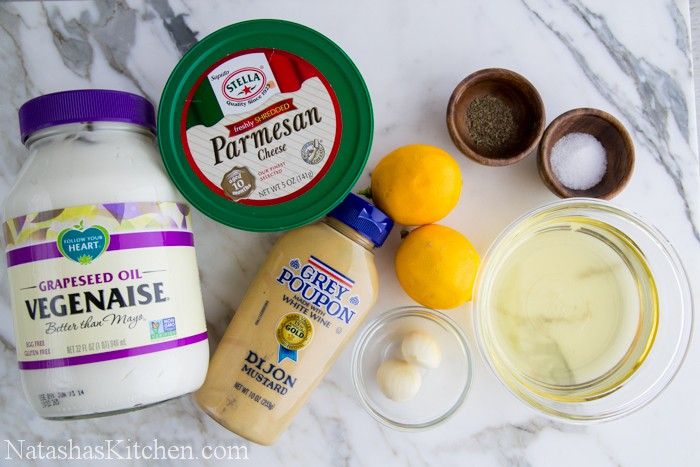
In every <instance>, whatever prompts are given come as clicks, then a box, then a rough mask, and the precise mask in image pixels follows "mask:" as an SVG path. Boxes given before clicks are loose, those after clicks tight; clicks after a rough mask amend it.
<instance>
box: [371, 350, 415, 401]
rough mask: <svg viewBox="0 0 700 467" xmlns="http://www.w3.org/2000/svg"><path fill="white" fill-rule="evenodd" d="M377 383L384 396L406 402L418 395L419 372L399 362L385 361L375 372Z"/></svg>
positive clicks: (411, 365) (413, 367)
mask: <svg viewBox="0 0 700 467" xmlns="http://www.w3.org/2000/svg"><path fill="white" fill-rule="evenodd" d="M377 382H378V383H379V389H381V390H382V392H383V393H384V395H385V396H386V397H388V398H389V399H391V400H394V401H398V402H400V401H406V400H408V399H411V398H412V397H413V396H415V395H416V394H417V393H418V390H419V389H420V385H421V376H420V370H419V369H418V368H417V367H416V366H415V365H413V364H411V363H408V362H404V361H401V360H386V361H384V362H383V363H382V364H381V365H380V366H379V369H378V370H377Z"/></svg>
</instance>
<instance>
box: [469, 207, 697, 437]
mask: <svg viewBox="0 0 700 467" xmlns="http://www.w3.org/2000/svg"><path fill="white" fill-rule="evenodd" d="M576 208H581V209H588V210H597V211H602V212H605V213H607V214H612V215H615V216H619V217H620V218H623V219H624V220H626V221H629V222H632V223H633V224H634V225H636V226H637V227H639V228H640V229H641V230H642V231H644V232H645V233H646V234H648V235H649V236H650V237H651V239H652V240H654V242H655V243H656V245H657V246H658V247H659V249H660V251H662V252H663V253H664V256H665V258H666V260H667V261H668V262H669V264H670V265H671V267H672V268H673V270H674V272H675V273H676V275H677V277H678V279H679V282H680V283H679V286H680V287H681V288H683V289H684V291H685V292H687V294H686V300H682V301H683V302H684V304H686V305H687V307H686V309H684V310H683V313H684V314H685V316H684V318H686V320H685V321H684V322H685V323H687V324H686V327H685V328H684V329H683V331H684V332H682V334H681V338H683V337H684V336H685V341H684V342H679V343H678V345H677V352H676V353H675V354H674V355H673V359H672V360H673V361H672V363H670V364H669V366H667V367H666V370H665V372H664V373H662V374H661V375H660V376H659V377H658V378H657V379H656V380H655V382H654V384H653V385H652V386H651V387H649V388H648V389H647V391H646V393H645V394H644V397H641V398H640V397H638V398H637V399H640V400H635V401H634V403H626V404H624V405H623V406H622V407H621V408H620V410H617V411H615V412H611V413H605V414H600V415H597V416H596V415H587V416H579V415H574V414H568V413H566V412H563V411H561V410H557V409H551V408H550V407H547V406H544V405H543V404H541V403H538V402H537V401H536V400H534V397H533V399H532V400H530V399H528V398H527V397H525V396H523V395H521V394H520V393H518V392H517V391H516V390H515V389H514V388H513V387H511V386H510V385H509V384H508V383H507V382H506V381H505V380H504V379H503V378H502V377H501V375H500V374H499V373H498V371H497V370H496V368H495V366H494V365H493V363H492V360H491V358H490V357H489V355H488V351H487V349H486V344H485V342H484V336H483V333H482V326H481V322H480V320H479V315H480V314H481V313H480V309H479V308H480V303H481V302H483V299H481V298H480V296H481V294H482V293H484V292H483V290H482V287H481V286H482V284H483V282H484V280H485V279H484V274H485V271H486V270H487V266H488V265H489V261H490V260H492V258H493V257H494V256H495V253H496V252H497V251H498V250H499V247H501V246H502V243H503V241H504V240H505V239H506V238H507V237H508V236H509V235H510V234H511V233H512V232H513V230H514V229H515V228H517V227H519V226H520V225H521V224H522V223H524V222H526V221H527V220H528V219H531V218H535V217H536V216H539V215H543V214H545V213H553V212H556V211H557V210H564V209H576ZM693 315H694V304H693V291H692V287H691V286H690V281H689V278H688V274H687V272H686V270H685V267H684V266H683V262H682V261H681V260H680V257H679V255H678V253H677V251H676V249H675V248H674V247H673V245H672V244H671V242H669V241H668V239H667V238H666V236H664V235H663V234H662V233H661V232H660V231H659V230H658V229H657V228H656V227H654V226H652V225H651V224H650V223H648V222H646V221H645V220H643V219H642V218H640V217H639V216H638V215H636V214H634V213H631V212H628V211H626V210H624V209H622V208H619V207H617V206H615V205H613V204H612V203H610V202H607V201H603V200H600V199H596V198H568V199H564V200H558V201H554V202H551V203H547V204H544V205H542V206H540V207H537V208H535V209H532V210H531V211H528V212H526V213H525V214H523V215H521V216H520V217H518V218H517V219H515V220H514V221H512V222H511V223H510V224H509V225H508V226H507V227H506V228H504V229H503V231H502V232H501V233H500V234H499V235H498V236H497V237H496V238H495V239H494V240H493V242H492V243H491V245H490V247H489V248H488V250H487V252H486V254H485V255H484V256H483V261H482V263H481V266H480V268H479V272H478V273H477V278H476V281H475V293H474V301H473V306H472V322H473V326H474V335H475V336H476V341H477V347H478V348H479V354H480V355H481V358H482V360H483V361H484V362H485V363H486V366H488V368H489V369H490V371H491V373H492V374H493V375H495V376H496V378H497V379H498V381H499V382H500V383H501V384H502V385H503V386H504V387H505V388H506V389H507V390H508V391H509V392H510V393H511V394H513V395H514V396H515V397H516V398H518V399H519V400H521V401H522V402H524V403H525V404H526V405H527V406H528V407H530V408H532V409H534V410H537V411H538V413H541V414H544V415H546V416H549V417H552V418H554V419H557V420H560V421H565V422H569V423H573V424H588V423H596V422H603V421H611V420H615V419H618V418H621V417H623V416H626V415H629V414H631V413H633V412H635V411H637V410H639V409H641V408H642V407H645V406H646V405H648V404H649V403H650V402H652V401H653V400H654V399H656V398H657V397H658V396H659V395H660V394H661V393H662V392H663V390H664V389H665V388H666V387H668V385H669V384H670V383H671V382H672V381H673V379H674V378H675V376H676V375H677V374H678V371H679V370H680V368H681V367H682V366H683V363H684V361H685V359H686V357H687V355H688V348H689V346H690V341H691V340H692V336H693V317H694V316H693ZM579 404H585V402H580V403H579Z"/></svg>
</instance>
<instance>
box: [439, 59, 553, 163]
mask: <svg viewBox="0 0 700 467" xmlns="http://www.w3.org/2000/svg"><path fill="white" fill-rule="evenodd" d="M544 125H545V112H544V104H543V103H542V98H541V97H540V94H539V93H538V92H537V89H535V87H534V86H533V85H532V84H531V83H530V82H529V81H528V80H527V79H525V78H524V77H523V76H521V75H519V74H518V73H515V72H514V71H510V70H506V69H504V68H486V69H483V70H479V71H477V72H475V73H472V74H471V75H469V76H467V77H466V78H465V79H464V80H462V82H460V83H459V84H458V85H457V87H456V88H455V90H454V92H453V93H452V96H451V97H450V101H449V103H448V105H447V128H448V130H449V132H450V137H451V138H452V141H453V142H454V143H455V145H456V146H457V148H459V150H460V151H461V152H462V153H464V154H465V155H466V156H467V157H469V158H470V159H472V160H474V161H476V162H478V163H480V164H483V165H490V166H503V165H510V164H513V163H515V162H518V161H519V160H521V159H523V158H525V157H526V156H528V155H530V154H532V153H533V152H534V151H535V148H536V147H537V144H538V142H539V140H540V138H541V137H542V133H543V132H544Z"/></svg>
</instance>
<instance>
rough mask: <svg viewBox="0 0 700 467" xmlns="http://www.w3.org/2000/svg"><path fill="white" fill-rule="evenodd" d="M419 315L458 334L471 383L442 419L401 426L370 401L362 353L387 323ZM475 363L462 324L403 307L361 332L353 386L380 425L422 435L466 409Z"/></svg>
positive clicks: (433, 312) (424, 310)
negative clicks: (365, 382) (427, 316)
mask: <svg viewBox="0 0 700 467" xmlns="http://www.w3.org/2000/svg"><path fill="white" fill-rule="evenodd" d="M416 315H422V316H425V315H429V316H430V317H431V318H432V319H435V320H436V321H438V322H439V323H440V324H442V325H444V326H446V327H447V328H448V329H449V330H450V331H452V332H453V333H454V336H455V337H456V338H457V340H458V342H459V345H460V347H461V348H462V350H463V354H464V358H465V363H466V365H467V379H466V382H465V384H464V387H463V388H462V391H461V393H460V395H459V397H458V398H457V400H456V401H455V403H454V404H453V405H452V406H451V407H450V408H449V409H448V410H447V411H446V412H445V413H443V414H442V415H440V416H439V417H436V418H434V419H432V420H428V421H427V422H422V423H415V424H412V423H402V422H397V421H395V420H392V419H390V418H388V417H385V416H384V415H382V414H381V413H380V412H379V411H378V410H377V409H375V408H374V406H373V405H372V404H371V402H370V399H369V397H368V396H367V395H366V391H365V387H364V383H363V378H362V376H361V374H362V360H361V357H362V353H363V351H364V349H365V347H366V346H367V343H368V342H369V340H370V338H371V337H372V335H373V334H374V332H376V331H377V330H378V329H379V328H381V327H382V326H384V325H386V324H387V323H389V322H391V321H394V320H396V319H401V318H403V317H406V316H416ZM472 366H473V362H472V356H471V350H470V348H469V341H468V339H467V337H466V334H465V333H464V331H463V330H462V328H461V327H460V326H459V324H458V323H457V322H456V321H455V320H454V319H452V318H450V317H449V316H448V315H447V314H445V313H443V312H441V311H438V310H433V309H431V308H426V307H423V306H420V305H408V306H401V307H397V308H392V309H390V310H387V311H384V312H381V313H380V314H379V316H377V317H376V318H374V319H373V320H372V321H370V322H369V323H367V324H366V325H365V327H364V329H362V331H361V332H360V335H359V337H358V339H357V342H356V344H355V347H354V349H353V352H352V363H351V367H352V382H353V386H354V387H355V391H356V392H357V395H358V396H359V398H360V402H361V403H362V406H363V407H364V408H365V410H366V411H367V412H368V413H369V414H370V415H371V416H372V417H373V418H374V419H375V420H377V421H379V422H380V423H382V424H383V425H386V426H388V427H390V428H394V429H396V430H401V431H421V430H426V429H428V428H432V427H434V426H437V425H439V424H441V423H443V422H445V421H446V420H448V419H449V418H450V417H452V415H454V414H455V413H456V412H457V410H458V409H459V408H460V407H461V406H462V404H463V403H464V401H465V400H466V398H467V395H468V394H469V390H470V388H471V384H472V376H473V369H472Z"/></svg>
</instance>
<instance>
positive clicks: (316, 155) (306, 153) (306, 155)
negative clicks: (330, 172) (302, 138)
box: [301, 139, 326, 165]
mask: <svg viewBox="0 0 700 467" xmlns="http://www.w3.org/2000/svg"><path fill="white" fill-rule="evenodd" d="M325 157H326V149H325V148H324V147H323V144H321V141H319V140H317V139H315V140H313V141H309V142H308V143H306V144H304V146H302V147H301V158H302V159H304V162H306V163H307V164H311V165H316V164H318V163H319V162H321V161H322V160H323V159H325Z"/></svg>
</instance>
